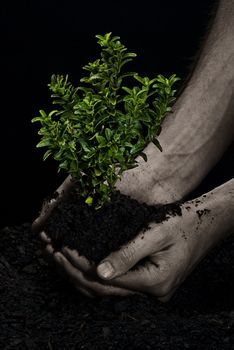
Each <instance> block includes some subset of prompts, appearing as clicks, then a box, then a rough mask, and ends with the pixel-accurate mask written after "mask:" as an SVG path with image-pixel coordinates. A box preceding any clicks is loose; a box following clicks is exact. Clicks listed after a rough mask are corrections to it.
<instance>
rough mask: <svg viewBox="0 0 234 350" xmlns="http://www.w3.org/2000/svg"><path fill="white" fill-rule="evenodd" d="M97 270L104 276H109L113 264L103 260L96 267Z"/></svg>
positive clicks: (112, 271) (112, 272)
mask: <svg viewBox="0 0 234 350" xmlns="http://www.w3.org/2000/svg"><path fill="white" fill-rule="evenodd" d="M97 271H98V274H99V275H100V276H101V277H104V278H111V277H112V276H113V274H114V272H115V270H114V268H113V266H112V265H111V263H110V262H109V261H105V262H103V263H101V264H100V265H99V266H98V267H97Z"/></svg>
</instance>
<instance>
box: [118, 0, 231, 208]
mask: <svg viewBox="0 0 234 350" xmlns="http://www.w3.org/2000/svg"><path fill="white" fill-rule="evenodd" d="M233 138H234V2H233V1H232V0H220V3H219V6H218V9H217V12H216V15H215V17H214V19H213V23H212V26H211V29H210V31H209V33H208V35H207V38H206V41H205V43H204V46H203V49H202V51H201V54H200V58H199V60H198V62H197V65H196V68H195V70H194V72H193V74H192V76H191V78H190V80H189V82H188V84H187V86H186V88H185V90H184V91H183V93H182V95H181V97H180V98H179V99H178V101H177V103H176V104H175V106H174V113H173V114H172V115H170V116H168V117H167V119H166V120H165V123H164V125H163V131H162V133H161V135H160V138H159V139H160V142H161V144H162V147H163V152H162V153H159V152H158V150H156V149H155V146H154V145H153V144H149V146H148V147H147V148H146V154H147V156H148V162H147V163H145V162H144V161H143V160H142V159H141V158H139V159H138V162H139V167H138V168H136V169H133V170H130V171H128V172H126V173H124V174H123V179H124V181H123V184H121V182H120V183H119V184H117V187H118V188H119V189H120V190H122V192H123V193H124V192H126V194H130V195H132V196H133V197H136V199H142V200H145V201H147V202H148V203H155V202H172V201H175V200H179V199H181V198H183V197H184V196H185V195H187V194H188V193H189V192H191V191H192V190H193V189H194V188H196V187H197V185H198V184H199V183H200V182H201V181H202V180H203V178H204V177H205V176H206V174H207V173H208V172H209V171H210V170H211V169H212V167H213V166H214V165H215V164H216V163H217V161H218V160H219V159H220V157H221V156H222V155H223V153H224V151H225V150H226V149H227V147H228V146H229V145H230V143H231V141H232V140H233ZM133 177H134V181H133ZM135 178H137V179H138V183H137V182H136V181H135ZM127 180H128V182H129V189H127V187H126V183H125V182H126V181H127ZM139 185H140V186H141V190H142V191H141V196H142V198H139V196H140V194H139V191H138V187H139ZM152 188H153V190H152ZM149 189H151V191H149ZM149 192H150V193H149ZM152 194H154V195H152ZM137 196H138V198H137Z"/></svg>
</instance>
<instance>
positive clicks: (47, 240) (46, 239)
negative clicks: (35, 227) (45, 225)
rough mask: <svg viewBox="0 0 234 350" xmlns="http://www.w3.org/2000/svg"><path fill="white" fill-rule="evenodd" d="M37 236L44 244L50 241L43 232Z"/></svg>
mask: <svg viewBox="0 0 234 350" xmlns="http://www.w3.org/2000/svg"><path fill="white" fill-rule="evenodd" d="M39 236H40V238H41V240H42V241H43V242H44V243H46V244H49V243H51V239H50V238H49V237H48V236H47V235H46V233H45V231H42V232H40V233H39Z"/></svg>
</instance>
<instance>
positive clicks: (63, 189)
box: [32, 175, 74, 232]
mask: <svg viewBox="0 0 234 350" xmlns="http://www.w3.org/2000/svg"><path fill="white" fill-rule="evenodd" d="M73 186H74V181H73V180H72V177H71V176H70V175H69V176H68V177H67V178H66V179H65V180H64V182H63V183H62V184H61V185H60V186H59V187H58V189H57V190H56V191H55V193H54V194H55V196H54V197H55V198H53V199H51V200H49V201H46V200H45V201H44V203H43V205H42V209H41V212H40V215H39V216H38V218H37V219H36V220H35V221H34V222H33V223H32V230H33V231H34V232H40V231H41V229H42V227H43V225H44V223H45V221H46V219H47V218H48V217H49V215H50V213H51V211H52V210H53V208H55V207H56V205H57V204H58V203H59V202H60V201H61V200H62V199H63V198H64V197H65V196H66V194H67V193H68V192H69V191H70V190H71V188H72V187H73Z"/></svg>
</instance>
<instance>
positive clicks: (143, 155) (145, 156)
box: [139, 152, 147, 162]
mask: <svg viewBox="0 0 234 350" xmlns="http://www.w3.org/2000/svg"><path fill="white" fill-rule="evenodd" d="M139 156H141V157H142V158H143V159H144V161H145V162H147V155H146V154H145V153H144V152H141V153H140V154H139Z"/></svg>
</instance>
